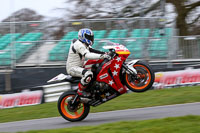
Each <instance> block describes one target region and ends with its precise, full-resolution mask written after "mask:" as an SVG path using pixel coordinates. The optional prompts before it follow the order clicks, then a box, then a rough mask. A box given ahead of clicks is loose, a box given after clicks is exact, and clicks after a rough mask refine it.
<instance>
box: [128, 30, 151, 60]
mask: <svg viewBox="0 0 200 133" xmlns="http://www.w3.org/2000/svg"><path fill="white" fill-rule="evenodd" d="M149 33H150V29H133V30H132V31H131V33H130V37H131V38H134V40H133V41H129V42H127V43H126V45H127V48H128V49H129V50H130V52H131V53H132V54H131V55H130V58H141V57H142V50H143V47H144V45H145V44H146V42H147V38H146V37H149Z"/></svg>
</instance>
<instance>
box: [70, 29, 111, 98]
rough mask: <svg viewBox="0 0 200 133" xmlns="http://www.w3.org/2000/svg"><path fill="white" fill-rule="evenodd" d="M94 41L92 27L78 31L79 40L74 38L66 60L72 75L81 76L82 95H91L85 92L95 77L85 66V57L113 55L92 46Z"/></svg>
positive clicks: (80, 91) (80, 89)
mask: <svg viewBox="0 0 200 133" xmlns="http://www.w3.org/2000/svg"><path fill="white" fill-rule="evenodd" d="M93 43H94V34H93V32H92V30H91V29H88V28H84V29H80V30H79V32H78V40H77V39H74V40H73V41H72V43H71V46H70V50H69V53H68V58H67V62H66V70H67V73H68V74H69V75H71V76H72V77H81V81H80V83H79V84H78V91H77V93H78V94H79V95H80V96H85V97H87V96H90V93H87V92H85V91H84V90H85V89H86V88H87V86H88V84H89V83H90V81H91V79H92V78H93V73H92V71H89V70H87V69H84V68H83V63H84V60H85V58H87V59H104V58H108V59H110V58H111V57H110V56H109V55H108V54H106V53H105V52H101V51H99V50H95V49H93V48H92V47H91V46H92V45H93Z"/></svg>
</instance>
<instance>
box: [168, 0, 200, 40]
mask: <svg viewBox="0 0 200 133" xmlns="http://www.w3.org/2000/svg"><path fill="white" fill-rule="evenodd" d="M166 2H168V3H172V4H173V5H174V6H175V8H176V12H177V18H176V26H177V28H178V29H179V30H180V31H179V35H181V36H184V35H189V34H192V33H194V32H193V31H191V32H189V28H190V27H193V26H195V25H196V24H198V26H197V27H199V24H200V23H199V22H200V10H197V12H196V15H194V14H193V13H194V12H193V11H195V10H196V8H197V7H200V1H196V2H192V1H191V2H190V0H166ZM188 3H189V4H188ZM191 12H193V13H191ZM191 16H196V17H195V18H194V19H193V20H190V19H191ZM187 19H188V20H189V21H191V22H187ZM195 30H197V29H195ZM197 31H200V30H197ZM196 34H200V32H197V33H196Z"/></svg>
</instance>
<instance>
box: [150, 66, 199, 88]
mask: <svg viewBox="0 0 200 133" xmlns="http://www.w3.org/2000/svg"><path fill="white" fill-rule="evenodd" d="M198 84H200V69H191V68H188V69H186V70H180V71H172V72H158V73H156V74H155V82H154V85H153V86H154V88H155V89H161V88H169V87H176V86H188V85H198Z"/></svg>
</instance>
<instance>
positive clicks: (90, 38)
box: [85, 34, 94, 43]
mask: <svg viewBox="0 0 200 133" xmlns="http://www.w3.org/2000/svg"><path fill="white" fill-rule="evenodd" d="M85 38H86V39H88V40H90V41H92V43H93V42H94V35H88V34H85Z"/></svg>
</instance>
